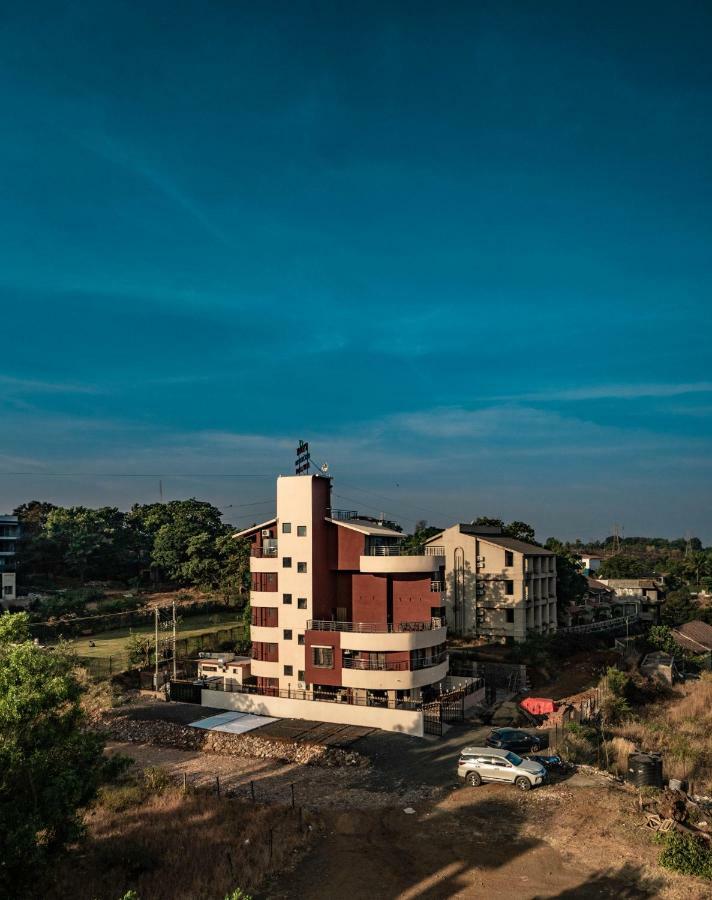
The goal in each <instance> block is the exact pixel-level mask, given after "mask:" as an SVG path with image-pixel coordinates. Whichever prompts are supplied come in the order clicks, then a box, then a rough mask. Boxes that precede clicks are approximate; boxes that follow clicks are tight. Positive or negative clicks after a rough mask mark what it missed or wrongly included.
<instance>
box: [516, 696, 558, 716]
mask: <svg viewBox="0 0 712 900" xmlns="http://www.w3.org/2000/svg"><path fill="white" fill-rule="evenodd" d="M519 705H520V706H521V707H522V708H523V709H526V711H527V712H530V713H531V714H532V715H534V716H546V715H548V714H549V713H554V712H556V710H557V706H556V703H554V701H553V700H546V699H545V698H543V697H527V698H526V699H525V700H522V702H521V703H520V704H519Z"/></svg>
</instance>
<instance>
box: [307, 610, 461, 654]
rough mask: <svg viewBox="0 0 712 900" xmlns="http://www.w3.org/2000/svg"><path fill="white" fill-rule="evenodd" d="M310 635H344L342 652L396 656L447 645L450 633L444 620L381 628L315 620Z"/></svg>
mask: <svg viewBox="0 0 712 900" xmlns="http://www.w3.org/2000/svg"><path fill="white" fill-rule="evenodd" d="M307 629H308V630H309V631H339V632H341V649H342V650H367V651H372V652H374V651H379V650H380V651H384V652H389V651H390V652H393V651H398V650H421V649H424V648H426V647H435V646H437V645H438V644H443V643H444V642H445V639H446V632H447V629H446V627H445V620H444V619H438V618H434V619H430V620H429V621H427V622H400V623H398V624H397V625H393V624H385V623H383V624H378V623H375V624H374V623H371V622H331V621H320V620H318V619H312V620H310V621H309V622H307Z"/></svg>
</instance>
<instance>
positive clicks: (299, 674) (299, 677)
mask: <svg viewBox="0 0 712 900" xmlns="http://www.w3.org/2000/svg"><path fill="white" fill-rule="evenodd" d="M297 681H304V669H299V670H298V671H297Z"/></svg>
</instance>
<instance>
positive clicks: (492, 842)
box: [109, 743, 712, 900]
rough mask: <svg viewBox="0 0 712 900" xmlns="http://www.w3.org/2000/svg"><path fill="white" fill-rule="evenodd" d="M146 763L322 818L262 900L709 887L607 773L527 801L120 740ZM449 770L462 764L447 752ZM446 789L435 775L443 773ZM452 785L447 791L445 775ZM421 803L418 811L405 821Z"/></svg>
mask: <svg viewBox="0 0 712 900" xmlns="http://www.w3.org/2000/svg"><path fill="white" fill-rule="evenodd" d="M109 749H110V752H121V753H127V754H128V755H130V756H132V757H133V758H134V759H135V760H136V762H137V763H138V764H139V765H140V766H147V765H160V766H164V767H165V768H167V769H168V770H169V771H171V772H172V773H173V774H174V775H175V777H176V778H177V779H182V777H183V774H185V775H186V777H187V778H188V780H189V781H190V783H192V784H203V785H205V784H211V783H214V782H215V776H216V775H219V777H220V784H221V790H222V791H223V794H224V793H225V792H227V795H228V796H230V795H231V794H232V795H233V796H236V797H238V798H241V799H245V798H248V797H249V796H251V785H250V783H251V782H252V783H253V784H254V789H255V796H256V799H257V800H258V802H259V801H262V802H264V801H268V802H274V803H280V804H286V803H288V802H289V798H290V795H291V785H292V784H293V785H294V786H295V787H294V789H295V802H296V804H297V806H304V807H305V808H308V809H309V810H311V811H312V813H314V814H316V817H317V818H316V819H315V822H317V823H318V824H316V825H315V828H314V831H313V833H312V834H311V835H310V838H309V842H308V850H307V852H306V854H304V855H298V856H295V863H294V865H292V866H291V867H290V868H289V870H287V871H283V872H282V873H281V874H280V875H278V876H277V877H275V878H274V879H273V880H272V881H271V882H270V883H269V884H267V885H266V886H265V887H264V889H263V891H262V893H261V894H260V895H259V900H291V898H304V900H332V898H334V897H348V898H349V900H361V898H363V900H381V898H383V900H391V898H393V900H416V898H417V900H445V898H480V897H482V898H502V900H504V898H507V900H510V898H516V900H535V898H542V900H543V898H594V897H596V898H600V897H610V898H626V900H646V898H647V900H652V898H661V900H683V898H684V900H703V898H710V896H712V892H711V891H710V889H709V887H708V886H706V885H704V884H702V883H701V882H698V881H696V880H695V879H690V878H682V877H680V876H675V875H672V874H668V873H666V872H664V871H663V870H661V869H660V868H659V867H658V866H657V865H656V864H655V859H656V856H657V852H658V848H657V847H656V846H655V845H654V844H653V843H652V842H651V841H650V839H649V838H648V837H647V836H646V835H645V834H644V833H643V830H642V829H641V828H639V827H637V825H636V823H637V820H638V818H639V817H638V815H637V813H636V811H635V797H634V795H633V794H632V793H631V792H630V791H628V790H626V789H624V788H622V787H620V786H619V785H617V784H614V783H612V782H609V781H607V780H605V779H602V778H598V777H597V776H583V775H574V776H573V777H572V778H570V779H569V780H567V781H564V782H561V783H559V784H553V785H547V786H544V787H542V788H540V789H538V790H535V791H532V792H530V793H528V794H522V793H519V792H518V791H516V790H515V789H513V788H511V787H509V786H504V785H486V786H482V787H480V788H468V787H463V786H461V785H460V784H459V783H458V782H457V778H456V776H455V775H454V771H453V776H452V778H451V779H449V780H448V779H440V782H441V783H439V784H432V783H431V784H429V785H426V784H423V783H422V782H420V781H418V780H413V782H411V783H410V784H408V780H407V779H404V780H403V782H401V783H395V782H393V780H392V779H388V778H386V779H384V777H383V773H381V772H379V770H378V762H377V761H376V762H375V765H373V766H371V767H368V768H365V769H356V770H354V769H320V768H318V767H313V766H297V765H290V764H280V763H278V762H275V761H272V760H251V759H241V758H235V757H220V756H215V755H211V754H204V753H200V752H194V753H193V752H186V751H180V750H172V749H168V748H161V747H155V746H153V745H148V744H146V745H139V744H117V743H112V744H111V745H110V748H109ZM447 756H448V759H447V761H443V763H442V765H443V766H445V765H447V767H448V769H449V768H450V767H451V765H452V759H451V758H450V754H449V753H448V754H447ZM434 780H435V781H437V780H438V779H434ZM446 780H447V781H448V782H449V783H447V784H445V783H444V781H446ZM406 808H412V809H413V810H414V812H413V813H412V814H408V813H406V812H405V811H404V810H405V809H406Z"/></svg>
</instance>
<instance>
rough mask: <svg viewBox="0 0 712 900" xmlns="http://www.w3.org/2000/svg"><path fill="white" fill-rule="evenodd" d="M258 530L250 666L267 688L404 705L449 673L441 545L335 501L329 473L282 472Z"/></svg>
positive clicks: (253, 535)
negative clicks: (409, 539) (271, 514)
mask: <svg viewBox="0 0 712 900" xmlns="http://www.w3.org/2000/svg"><path fill="white" fill-rule="evenodd" d="M236 537H238V538H247V539H249V540H250V541H251V559H250V571H251V581H252V583H251V592H250V603H251V608H252V626H251V638H252V667H251V672H252V675H253V676H254V677H255V678H256V686H257V689H258V690H259V692H260V693H264V694H266V695H268V696H269V695H270V694H272V695H277V696H284V695H285V692H286V693H288V694H292V693H294V694H297V693H298V692H302V691H305V692H308V693H309V694H310V695H311V697H312V698H313V699H324V700H326V699H333V700H336V701H339V700H341V701H345V702H349V701H350V702H352V703H356V704H367V705H378V706H383V707H390V708H397V707H398V705H399V703H406V702H407V701H420V700H423V699H425V700H427V699H429V697H430V696H432V695H434V694H435V693H436V692H437V686H438V685H439V684H440V683H441V682H442V681H443V679H444V678H445V676H446V674H447V669H448V659H447V650H446V626H445V620H444V608H443V599H442V590H443V583H442V582H443V578H444V575H443V572H444V563H445V561H444V558H443V557H442V556H441V555H438V548H436V547H431V548H428V550H427V551H426V553H427V555H426V554H423V555H412V554H407V553H405V552H404V550H403V548H402V547H401V541H402V537H403V536H402V535H401V534H400V532H398V531H395V530H393V529H392V528H390V527H386V526H384V525H383V524H380V523H377V522H374V521H371V520H366V519H363V518H359V517H357V516H355V515H354V514H350V515H349V516H348V517H340V516H339V514H338V513H337V512H336V511H332V508H331V479H330V478H326V477H322V476H319V475H293V476H280V477H279V478H278V480H277V515H276V518H274V519H272V520H270V521H268V522H264V523H262V524H260V525H257V526H254V527H253V528H249V529H247V530H245V531H242V532H240V533H239V534H238V535H236Z"/></svg>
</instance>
